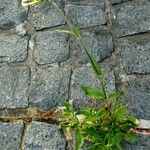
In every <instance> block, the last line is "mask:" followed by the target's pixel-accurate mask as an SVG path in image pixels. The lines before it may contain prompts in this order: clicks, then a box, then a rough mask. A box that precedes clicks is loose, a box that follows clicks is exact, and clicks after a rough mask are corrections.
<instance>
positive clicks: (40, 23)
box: [31, 0, 65, 30]
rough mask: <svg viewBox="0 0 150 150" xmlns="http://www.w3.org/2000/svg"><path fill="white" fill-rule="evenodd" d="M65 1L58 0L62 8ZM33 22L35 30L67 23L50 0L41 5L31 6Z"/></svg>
mask: <svg viewBox="0 0 150 150" xmlns="http://www.w3.org/2000/svg"><path fill="white" fill-rule="evenodd" d="M63 3H64V1H63V0H59V1H58V0H57V4H58V6H59V7H60V8H61V9H62V10H63V5H64V4H63ZM31 22H32V25H33V26H34V28H35V30H40V29H43V28H49V27H56V26H58V25H63V24H65V20H64V18H63V16H62V15H61V14H59V13H58V11H57V10H56V9H55V8H54V7H53V6H52V5H50V4H49V2H44V3H42V4H40V5H34V6H32V7H31Z"/></svg>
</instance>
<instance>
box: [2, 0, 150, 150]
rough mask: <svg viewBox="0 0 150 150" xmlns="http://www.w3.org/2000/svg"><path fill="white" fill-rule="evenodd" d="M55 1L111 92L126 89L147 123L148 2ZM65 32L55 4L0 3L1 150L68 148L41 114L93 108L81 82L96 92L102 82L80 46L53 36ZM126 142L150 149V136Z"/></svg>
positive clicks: (129, 149)
mask: <svg viewBox="0 0 150 150" xmlns="http://www.w3.org/2000/svg"><path fill="white" fill-rule="evenodd" d="M56 2H57V4H58V5H59V7H60V8H61V9H62V10H63V11H64V12H65V13H66V14H67V16H68V17H69V18H70V19H71V21H72V22H73V23H76V22H78V24H79V25H80V27H81V28H82V30H81V32H82V35H83V37H84V40H85V42H86V44H87V45H88V47H89V48H90V49H92V52H93V53H94V54H95V55H96V57H97V60H99V61H100V62H101V64H102V67H103V68H104V70H105V72H106V81H107V83H109V84H108V87H107V91H108V92H110V91H115V90H118V89H119V90H126V91H127V96H126V99H125V101H126V102H130V105H129V111H130V113H132V114H135V115H137V116H138V117H139V118H143V119H150V109H149V108H150V102H149V100H150V1H149V0H81V1H79V0H68V1H67V2H66V1H65V2H64V1H63V0H57V1H56ZM63 27H66V22H65V20H64V19H63V18H62V17H61V15H60V14H58V12H57V11H56V10H55V9H54V8H53V7H52V6H51V5H50V4H47V3H44V4H41V5H40V6H39V5H38V6H31V7H30V8H27V7H26V8H24V7H22V6H21V1H20V0H4V1H0V150H65V149H66V147H67V145H68V144H67V142H66V139H65V137H64V135H63V133H62V132H61V131H60V130H59V128H58V125H57V122H55V121H50V120H46V119H43V118H42V115H41V113H40V109H42V110H44V111H49V110H50V109H53V108H54V107H57V106H61V101H62V100H64V99H66V100H72V101H73V104H74V107H75V108H76V109H78V108H79V107H81V106H86V105H91V102H89V101H87V100H86V97H85V95H84V94H83V93H82V92H81V90H80V85H82V84H85V85H93V86H95V87H97V86H98V81H97V80H96V78H95V77H94V75H93V73H92V71H91V69H90V67H89V63H88V62H89V60H88V58H87V56H86V54H85V53H84V51H83V50H82V49H81V48H80V47H79V44H78V43H77V42H76V41H74V40H73V39H72V37H70V36H69V35H68V34H67V33H58V32H56V31H55V30H56V29H60V28H63ZM29 110H30V111H29ZM35 110H36V111H37V112H38V113H37V112H36V111H35ZM29 112H30V113H29ZM35 112H36V113H35ZM37 114H38V115H39V114H40V115H39V116H40V117H39V116H38V115H37ZM56 118H57V116H56ZM123 145H124V149H125V150H150V138H149V137H145V136H140V141H139V142H137V143H134V144H132V143H126V144H123ZM85 149H86V148H85Z"/></svg>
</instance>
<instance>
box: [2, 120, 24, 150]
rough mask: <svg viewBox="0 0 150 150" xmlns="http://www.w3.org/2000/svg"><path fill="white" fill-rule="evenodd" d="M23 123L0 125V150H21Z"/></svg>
mask: <svg viewBox="0 0 150 150" xmlns="http://www.w3.org/2000/svg"><path fill="white" fill-rule="evenodd" d="M23 128H24V125H23V122H21V121H18V122H14V123H0V149H1V150H10V149H11V150H19V149H20V143H21V138H22V134H23Z"/></svg>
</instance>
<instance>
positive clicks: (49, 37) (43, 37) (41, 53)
mask: <svg viewBox="0 0 150 150" xmlns="http://www.w3.org/2000/svg"><path fill="white" fill-rule="evenodd" d="M68 58H69V42H68V34H66V33H59V32H57V31H44V32H38V33H37V35H36V37H35V47H34V59H35V62H37V63H38V64H51V63H56V62H62V61H65V60H67V59H68Z"/></svg>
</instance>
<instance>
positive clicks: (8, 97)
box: [0, 67, 29, 109]
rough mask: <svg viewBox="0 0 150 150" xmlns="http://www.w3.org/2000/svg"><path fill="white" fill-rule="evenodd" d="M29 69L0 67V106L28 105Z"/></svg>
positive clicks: (22, 106) (19, 106)
mask: <svg viewBox="0 0 150 150" xmlns="http://www.w3.org/2000/svg"><path fill="white" fill-rule="evenodd" d="M28 83H29V69H28V68H25V67H1V68H0V108H1V109H2V108H24V107H28V92H29V91H28V90H29V85H28Z"/></svg>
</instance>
